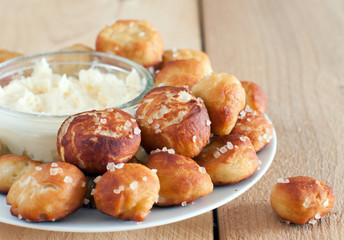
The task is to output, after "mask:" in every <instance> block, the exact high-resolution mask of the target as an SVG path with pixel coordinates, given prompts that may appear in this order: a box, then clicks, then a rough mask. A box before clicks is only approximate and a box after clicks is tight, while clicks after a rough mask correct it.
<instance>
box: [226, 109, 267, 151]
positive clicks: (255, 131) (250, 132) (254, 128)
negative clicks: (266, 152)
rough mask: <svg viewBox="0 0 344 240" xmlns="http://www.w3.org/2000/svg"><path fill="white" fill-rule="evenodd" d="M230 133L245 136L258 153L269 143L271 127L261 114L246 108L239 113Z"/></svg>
mask: <svg viewBox="0 0 344 240" xmlns="http://www.w3.org/2000/svg"><path fill="white" fill-rule="evenodd" d="M232 133H237V134H241V135H245V136H247V137H248V138H249V139H250V140H251V142H252V144H253V147H254V149H255V150H256V152H258V151H260V150H262V149H263V148H264V147H265V146H266V145H267V144H268V143H269V142H270V140H271V138H272V136H273V126H272V124H271V123H270V122H269V121H268V120H267V119H266V118H265V116H264V114H263V113H260V112H257V111H253V110H252V109H251V108H250V107H249V106H246V107H245V109H244V110H243V111H241V112H240V114H239V116H238V121H237V122H236V124H235V127H234V128H233V130H232Z"/></svg>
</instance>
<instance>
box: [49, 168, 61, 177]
mask: <svg viewBox="0 0 344 240" xmlns="http://www.w3.org/2000/svg"><path fill="white" fill-rule="evenodd" d="M58 173H63V170H62V168H50V175H52V176H54V175H57V174H58Z"/></svg>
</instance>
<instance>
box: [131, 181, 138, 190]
mask: <svg viewBox="0 0 344 240" xmlns="http://www.w3.org/2000/svg"><path fill="white" fill-rule="evenodd" d="M137 185H138V182H137V181H134V182H132V183H130V188H131V189H133V190H135V189H136V188H137Z"/></svg>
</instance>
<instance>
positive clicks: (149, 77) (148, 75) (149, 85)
mask: <svg viewBox="0 0 344 240" xmlns="http://www.w3.org/2000/svg"><path fill="white" fill-rule="evenodd" d="M58 54H85V55H86V54H87V55H93V56H96V57H104V58H110V59H113V60H116V61H119V62H122V63H125V64H128V65H129V66H131V67H132V68H133V69H135V70H136V71H138V72H139V73H141V74H142V75H143V76H144V77H145V78H146V85H145V86H144V89H143V91H142V92H141V93H140V94H139V95H137V96H136V97H135V98H133V99H132V100H130V101H128V102H126V103H123V104H121V105H118V106H112V107H111V108H116V109H123V108H128V107H132V106H134V105H136V104H137V103H138V102H139V100H141V99H142V98H143V97H144V95H146V93H147V92H149V90H151V89H152V88H153V83H154V80H153V76H152V74H151V73H150V72H149V71H148V70H147V69H146V68H144V67H143V66H142V65H140V64H138V63H136V62H133V61H131V60H129V59H127V58H124V57H121V56H118V55H113V54H109V53H102V52H96V51H68V50H64V51H52V52H42V53H35V54H28V55H24V56H20V57H16V58H13V59H10V60H7V61H5V62H3V63H0V70H2V69H3V68H5V67H8V66H10V65H11V64H13V63H16V62H20V61H23V60H27V59H34V58H39V57H44V56H50V55H58ZM91 110H92V109H90V110H88V111H91ZM0 114H7V115H12V116H16V117H25V118H32V119H36V120H43V119H47V120H49V119H51V120H53V119H61V118H64V119H66V118H67V117H69V116H70V115H73V114H62V115H53V114H45V113H27V112H21V111H17V110H13V109H9V108H5V107H3V106H1V105H0Z"/></svg>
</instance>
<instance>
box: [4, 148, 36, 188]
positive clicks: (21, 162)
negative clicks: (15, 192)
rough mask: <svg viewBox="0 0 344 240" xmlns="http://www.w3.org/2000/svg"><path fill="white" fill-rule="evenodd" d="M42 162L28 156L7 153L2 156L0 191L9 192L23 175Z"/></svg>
mask: <svg viewBox="0 0 344 240" xmlns="http://www.w3.org/2000/svg"><path fill="white" fill-rule="evenodd" d="M40 164H42V163H41V162H39V161H34V160H31V159H30V158H28V157H26V156H21V155H13V154H7V155H3V156H1V157H0V192H2V193H7V192H8V190H10V187H11V186H12V184H13V183H14V182H15V181H16V180H17V179H18V178H19V177H20V176H22V175H24V174H25V173H27V172H28V171H30V170H31V169H33V168H35V167H36V166H38V165H40Z"/></svg>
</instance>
